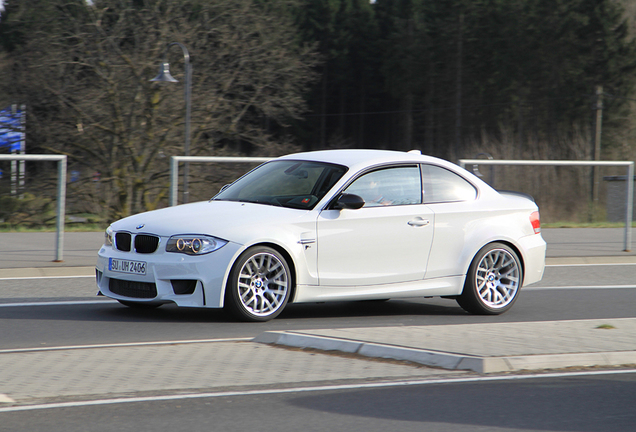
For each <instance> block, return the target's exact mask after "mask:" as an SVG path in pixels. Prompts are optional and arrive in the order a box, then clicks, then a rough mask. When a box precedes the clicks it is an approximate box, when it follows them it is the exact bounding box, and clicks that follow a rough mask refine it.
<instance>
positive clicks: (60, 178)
mask: <svg viewBox="0 0 636 432" xmlns="http://www.w3.org/2000/svg"><path fill="white" fill-rule="evenodd" d="M66 159H67V157H66V156H64V155H37V154H30V155H0V160H11V161H13V160H15V161H53V162H57V216H56V218H57V220H56V224H55V225H56V231H57V235H56V237H55V262H62V261H63V256H64V218H65V217H66Z"/></svg>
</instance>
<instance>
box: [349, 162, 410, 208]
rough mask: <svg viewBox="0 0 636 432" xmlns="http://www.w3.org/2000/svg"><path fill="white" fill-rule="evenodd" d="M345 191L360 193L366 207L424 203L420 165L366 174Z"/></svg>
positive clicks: (385, 169)
mask: <svg viewBox="0 0 636 432" xmlns="http://www.w3.org/2000/svg"><path fill="white" fill-rule="evenodd" d="M345 192H347V193H350V194H355V195H359V196H361V197H362V198H363V199H364V206H365V207H378V206H397V205H409V204H421V203H422V179H421V176H420V169H419V167H418V166H403V167H394V168H384V169H379V170H377V171H372V172H370V173H367V174H364V175H363V176H361V177H359V178H358V179H357V180H356V181H354V182H353V183H352V184H351V185H350V186H349V187H348V188H347V189H346V190H345Z"/></svg>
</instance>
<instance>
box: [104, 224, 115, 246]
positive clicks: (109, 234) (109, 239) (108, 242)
mask: <svg viewBox="0 0 636 432" xmlns="http://www.w3.org/2000/svg"><path fill="white" fill-rule="evenodd" d="M104 245H105V246H112V245H113V229H112V228H111V227H108V228H106V232H105V233H104Z"/></svg>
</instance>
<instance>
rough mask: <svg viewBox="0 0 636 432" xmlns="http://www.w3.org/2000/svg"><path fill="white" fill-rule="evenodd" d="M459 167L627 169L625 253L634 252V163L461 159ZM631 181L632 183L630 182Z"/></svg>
mask: <svg viewBox="0 0 636 432" xmlns="http://www.w3.org/2000/svg"><path fill="white" fill-rule="evenodd" d="M459 165H460V166H461V167H462V168H466V165H524V166H618V167H621V166H622V167H627V180H628V181H627V197H626V202H627V210H626V212H625V247H624V249H623V251H624V252H631V250H632V219H633V214H634V181H633V180H632V179H633V178H634V162H633V161H559V160H503V159H501V160H488V159H460V160H459ZM630 180H631V181H630Z"/></svg>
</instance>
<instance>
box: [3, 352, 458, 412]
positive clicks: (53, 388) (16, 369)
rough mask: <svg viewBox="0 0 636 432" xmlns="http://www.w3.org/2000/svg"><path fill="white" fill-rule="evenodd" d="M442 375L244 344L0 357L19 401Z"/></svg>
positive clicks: (6, 387) (8, 393)
mask: <svg viewBox="0 0 636 432" xmlns="http://www.w3.org/2000/svg"><path fill="white" fill-rule="evenodd" d="M456 373H457V372H456ZM448 374H449V371H444V370H440V369H430V368H422V367H414V366H412V365H407V364H400V363H391V362H378V361H372V360H371V359H364V358H347V357H343V356H333V355H324V354H320V353H315V352H305V351H300V350H288V349H281V348H279V347H272V346H268V345H263V344H256V343H251V342H207V343H189V344H170V345H153V346H147V345H137V346H119V347H104V348H81V349H60V350H42V351H30V352H23V351H20V352H0V394H3V395H5V397H8V398H10V399H13V400H15V401H17V402H18V403H20V402H28V401H29V400H34V399H42V398H58V397H70V396H72V397H83V398H86V397H97V396H106V395H114V394H125V393H133V392H153V391H154V392H176V391H187V390H195V389H196V390H201V389H213V388H224V387H236V386H269V385H292V384H299V383H310V382H326V381H330V382H331V381H339V380H370V379H371V380H375V379H407V378H408V379H413V378H418V377H420V378H424V377H429V378H430V377H432V376H447V375H448ZM459 374H461V372H460V373H459Z"/></svg>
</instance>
